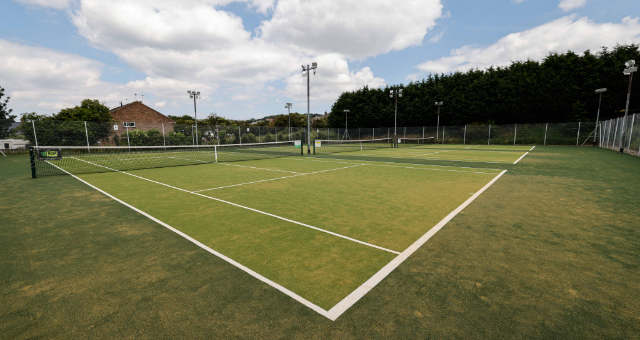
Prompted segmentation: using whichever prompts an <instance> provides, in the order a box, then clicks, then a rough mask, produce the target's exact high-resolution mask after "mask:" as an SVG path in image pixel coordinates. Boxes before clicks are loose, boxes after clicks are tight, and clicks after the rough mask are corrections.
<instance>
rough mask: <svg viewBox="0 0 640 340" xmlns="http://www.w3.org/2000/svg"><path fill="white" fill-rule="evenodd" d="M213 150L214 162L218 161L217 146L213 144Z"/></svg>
mask: <svg viewBox="0 0 640 340" xmlns="http://www.w3.org/2000/svg"><path fill="white" fill-rule="evenodd" d="M213 152H214V153H215V154H216V163H218V146H217V145H215V144H214V145H213Z"/></svg>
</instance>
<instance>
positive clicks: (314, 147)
mask: <svg viewBox="0 0 640 340" xmlns="http://www.w3.org/2000/svg"><path fill="white" fill-rule="evenodd" d="M301 146H302V145H301ZM313 154H314V155H315V154H316V141H315V140H314V141H313ZM303 155H304V153H303Z"/></svg>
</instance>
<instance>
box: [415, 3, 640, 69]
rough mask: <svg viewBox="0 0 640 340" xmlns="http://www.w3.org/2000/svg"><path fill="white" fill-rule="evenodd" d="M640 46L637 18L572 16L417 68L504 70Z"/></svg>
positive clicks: (453, 53)
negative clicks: (562, 55) (558, 55)
mask: <svg viewBox="0 0 640 340" xmlns="http://www.w3.org/2000/svg"><path fill="white" fill-rule="evenodd" d="M638 42H640V22H638V18H637V17H636V18H631V17H626V18H624V19H622V22H621V23H619V24H618V23H603V24H596V23H594V22H593V21H591V20H589V19H588V18H587V17H583V18H579V19H576V16H573V15H572V16H565V17H563V18H560V19H557V20H554V21H551V22H548V23H546V24H543V25H540V26H538V27H534V28H532V29H530V30H526V31H523V32H518V33H512V34H509V35H507V36H506V37H503V38H501V39H500V40H498V42H496V43H495V44H493V45H490V46H487V47H478V46H471V45H469V46H463V47H461V48H459V49H455V50H453V51H451V55H450V56H448V57H443V58H440V59H438V60H430V61H426V62H424V63H422V64H420V65H418V66H417V68H418V69H420V70H421V71H424V72H434V73H446V72H452V71H466V70H468V69H470V68H486V67H489V66H492V65H495V66H505V65H509V64H510V63H511V61H516V60H526V59H534V60H540V59H543V58H544V57H545V56H547V55H548V54H549V52H566V51H567V50H571V51H574V52H577V53H581V52H584V51H585V50H587V49H590V50H599V49H600V48H601V47H602V46H614V45H615V44H631V43H636V44H637V43H638Z"/></svg>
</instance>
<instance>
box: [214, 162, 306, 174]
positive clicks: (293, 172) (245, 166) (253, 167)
mask: <svg viewBox="0 0 640 340" xmlns="http://www.w3.org/2000/svg"><path fill="white" fill-rule="evenodd" d="M216 164H221V165H228V166H239V167H241V168H251V169H258V170H269V171H279V172H289V173H292V174H300V172H295V171H286V170H278V169H269V168H258V167H255V166H248V165H238V164H229V163H216Z"/></svg>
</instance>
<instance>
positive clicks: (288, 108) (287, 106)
mask: <svg viewBox="0 0 640 340" xmlns="http://www.w3.org/2000/svg"><path fill="white" fill-rule="evenodd" d="M292 106H293V105H291V103H287V105H285V106H284V107H285V108H286V109H287V111H289V140H291V107H292Z"/></svg>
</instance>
